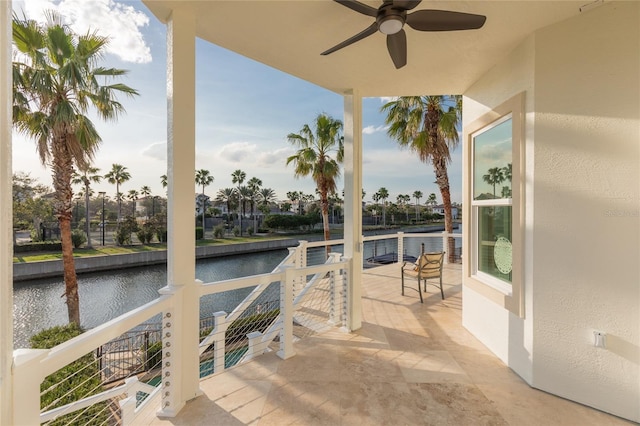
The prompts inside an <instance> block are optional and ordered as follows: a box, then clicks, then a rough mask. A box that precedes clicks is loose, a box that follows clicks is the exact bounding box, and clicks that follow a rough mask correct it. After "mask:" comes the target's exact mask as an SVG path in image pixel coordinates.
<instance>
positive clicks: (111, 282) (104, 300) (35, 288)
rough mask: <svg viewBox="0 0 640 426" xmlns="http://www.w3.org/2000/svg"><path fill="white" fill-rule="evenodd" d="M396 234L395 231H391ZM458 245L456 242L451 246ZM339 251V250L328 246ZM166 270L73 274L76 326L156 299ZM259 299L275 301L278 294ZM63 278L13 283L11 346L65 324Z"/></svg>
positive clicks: (206, 271)
mask: <svg viewBox="0 0 640 426" xmlns="http://www.w3.org/2000/svg"><path fill="white" fill-rule="evenodd" d="M394 233H395V232H394ZM421 242H424V243H425V246H426V251H437V250H441V247H442V239H440V238H408V239H405V253H406V254H410V255H414V256H417V255H418V254H419V250H420V248H419V246H420V243H421ZM459 244H460V240H458V239H456V245H457V246H458V245H459ZM332 251H333V252H342V246H334V247H332ZM395 251H397V240H396V239H389V240H380V241H375V242H373V241H368V242H366V243H365V246H364V253H363V254H364V258H365V259H367V258H369V257H372V256H376V255H383V254H387V253H393V252H395ZM287 253H288V251H287V250H274V251H268V252H261V253H254V254H246V255H235V256H229V257H218V258H212V259H203V260H199V261H198V262H197V264H196V278H197V279H199V280H202V281H203V282H205V283H208V282H215V281H220V280H226V279H231V278H239V277H245V276H250V275H256V274H263V273H268V272H271V271H272V270H273V269H274V268H275V267H276V266H277V265H278V264H279V263H280V262H281V261H282V260H283V259H284V258H285V257H286V255H287ZM324 256H325V254H324V249H322V248H317V249H313V250H310V251H309V253H308V259H307V261H308V264H309V265H313V264H318V263H321V262H323V259H324ZM166 282H167V270H166V265H151V266H145V267H139V268H127V269H121V270H113V271H109V272H108V273H106V272H96V273H93V274H82V275H78V292H79V297H80V321H81V323H82V325H83V327H85V328H93V327H96V326H98V325H100V324H103V323H105V322H107V321H109V320H111V319H113V318H115V317H117V316H119V315H122V314H124V313H126V312H129V311H130V310H132V309H135V308H137V307H139V306H142V305H144V304H145V303H148V302H150V301H152V300H154V299H156V298H158V296H159V294H158V290H159V289H160V288H162V287H164V286H165V285H166ZM250 291H251V289H250V288H249V289H242V290H235V291H233V292H225V293H221V294H217V295H211V296H205V297H203V298H202V300H201V303H200V317H201V318H204V317H208V316H211V315H212V314H213V313H214V312H217V311H226V312H231V311H232V310H233V308H235V307H236V306H237V305H238V303H239V302H240V301H242V300H243V299H244V297H245V296H246V295H247V294H248V293H249V292H250ZM269 293H273V294H266V295H264V296H265V297H266V298H267V299H268V298H269V297H271V298H274V299H277V297H278V296H277V291H271V292H269ZM64 300H65V299H64V281H63V280H62V278H48V279H41V280H32V281H24V282H17V283H14V287H13V301H14V302H13V309H14V347H16V348H20V347H24V348H26V347H29V338H30V337H31V336H32V335H34V334H35V333H37V332H39V331H40V330H42V329H45V328H49V327H53V326H56V325H64V324H66V323H67V322H68V316H67V307H66V304H65V302H64Z"/></svg>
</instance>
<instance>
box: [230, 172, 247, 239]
mask: <svg viewBox="0 0 640 426" xmlns="http://www.w3.org/2000/svg"><path fill="white" fill-rule="evenodd" d="M246 177H247V174H246V173H245V172H243V171H242V170H240V169H237V170H236V171H234V172H233V173H231V183H235V184H237V185H238V186H237V187H236V188H237V191H238V209H239V211H238V222H239V224H240V235H242V212H241V210H242V207H243V206H242V204H244V203H243V200H242V197H241V196H240V185H242V184H243V183H244V180H245V179H246Z"/></svg>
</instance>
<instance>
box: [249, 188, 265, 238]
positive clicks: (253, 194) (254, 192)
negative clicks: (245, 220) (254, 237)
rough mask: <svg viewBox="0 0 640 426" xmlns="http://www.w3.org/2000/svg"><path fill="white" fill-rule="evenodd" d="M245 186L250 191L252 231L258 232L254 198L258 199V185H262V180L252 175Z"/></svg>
mask: <svg viewBox="0 0 640 426" xmlns="http://www.w3.org/2000/svg"><path fill="white" fill-rule="evenodd" d="M247 186H248V187H249V190H250V191H251V194H250V198H249V202H251V217H253V233H254V234H255V233H256V232H258V222H256V211H255V206H256V200H257V199H258V194H259V193H260V187H261V186H262V180H261V179H258V178H257V177H252V178H251V179H249V182H247Z"/></svg>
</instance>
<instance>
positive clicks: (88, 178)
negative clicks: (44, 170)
mask: <svg viewBox="0 0 640 426" xmlns="http://www.w3.org/2000/svg"><path fill="white" fill-rule="evenodd" d="M99 171H100V169H98V168H97V167H91V166H89V167H87V168H86V169H84V170H83V171H82V174H81V175H80V174H78V173H76V172H74V173H73V177H72V181H71V182H72V183H73V184H74V185H78V184H82V185H84V191H83V193H84V213H85V232H86V233H87V248H89V249H91V248H93V246H92V245H91V220H90V216H89V200H90V198H91V192H92V191H91V182H94V183H100V181H101V180H102V176H101V175H99V174H97V173H98V172H99Z"/></svg>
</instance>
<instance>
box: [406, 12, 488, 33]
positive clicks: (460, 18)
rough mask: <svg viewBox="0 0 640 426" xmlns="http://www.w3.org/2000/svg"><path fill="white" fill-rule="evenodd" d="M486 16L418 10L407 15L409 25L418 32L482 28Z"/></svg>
mask: <svg viewBox="0 0 640 426" xmlns="http://www.w3.org/2000/svg"><path fill="white" fill-rule="evenodd" d="M486 20H487V17H486V16H483V15H474V14H471V13H463V12H453V11H451V10H429V9H425V10H418V11H417V12H413V13H410V14H408V15H407V21H406V23H407V25H409V26H410V27H411V28H413V29H414V30H418V31H457V30H475V29H478V28H481V27H482V26H483V25H484V23H485V21H486Z"/></svg>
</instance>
